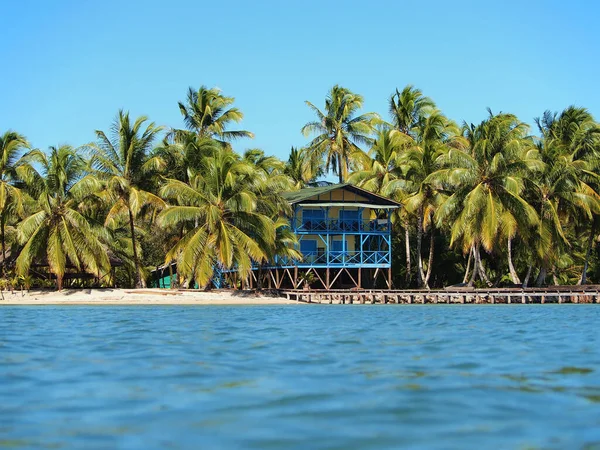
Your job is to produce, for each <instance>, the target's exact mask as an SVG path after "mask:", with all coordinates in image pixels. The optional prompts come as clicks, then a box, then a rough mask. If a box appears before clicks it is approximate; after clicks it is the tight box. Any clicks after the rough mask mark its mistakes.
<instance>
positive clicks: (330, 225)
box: [295, 219, 390, 233]
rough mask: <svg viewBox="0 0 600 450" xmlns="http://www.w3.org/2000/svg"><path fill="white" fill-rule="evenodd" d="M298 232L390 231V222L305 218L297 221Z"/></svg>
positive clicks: (380, 220)
mask: <svg viewBox="0 0 600 450" xmlns="http://www.w3.org/2000/svg"><path fill="white" fill-rule="evenodd" d="M295 231H296V232H301V233H315V232H317V233H320V232H338V233H360V232H367V233H383V232H387V231H390V224H389V221H388V220H387V219H378V220H347V219H345V220H342V219H323V220H304V221H300V220H297V221H296V230H295Z"/></svg>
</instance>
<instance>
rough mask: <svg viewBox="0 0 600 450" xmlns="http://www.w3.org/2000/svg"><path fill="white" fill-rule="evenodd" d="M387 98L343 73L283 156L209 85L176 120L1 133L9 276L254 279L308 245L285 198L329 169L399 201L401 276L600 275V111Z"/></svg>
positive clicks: (121, 120) (0, 215)
mask: <svg viewBox="0 0 600 450" xmlns="http://www.w3.org/2000/svg"><path fill="white" fill-rule="evenodd" d="M387 101H388V107H389V108H388V111H387V112H386V113H385V114H377V113H375V112H365V111H363V110H362V109H363V105H364V99H363V97H362V96H361V95H359V94H357V93H354V92H352V91H351V90H349V89H347V88H345V87H342V86H338V85H336V86H334V87H332V88H331V90H330V91H329V92H328V93H327V95H326V98H325V103H324V107H323V108H320V107H318V106H316V105H317V104H318V103H312V102H310V101H307V102H306V105H307V106H308V108H309V110H310V112H309V111H307V119H310V116H309V115H308V113H310V114H311V115H312V116H313V117H312V120H310V121H308V122H307V123H306V124H304V126H302V124H298V128H299V131H300V132H301V134H302V135H303V136H304V137H305V138H306V142H305V145H304V146H303V147H291V150H290V152H289V156H287V157H286V158H284V159H280V158H277V157H275V156H272V155H268V154H265V152H264V151H263V150H261V149H257V148H252V147H250V148H247V149H245V150H244V151H236V149H235V148H234V145H236V146H237V145H240V142H242V143H243V142H247V141H244V140H247V139H251V138H252V137H253V136H254V135H253V133H251V132H249V131H246V130H236V129H233V130H232V129H231V128H232V127H233V128H237V125H238V124H239V123H240V122H241V121H242V119H243V113H242V112H241V111H240V109H238V108H237V107H236V106H234V103H235V99H234V98H233V97H228V96H225V95H224V94H223V93H222V92H221V91H220V90H219V89H216V88H207V87H206V86H200V87H199V88H197V89H196V88H189V89H188V91H187V95H186V96H185V99H184V100H183V101H181V102H179V103H178V104H177V106H178V108H179V111H180V113H181V115H182V119H183V120H182V126H181V127H180V128H172V129H168V128H166V127H162V126H159V125H157V124H155V123H153V122H150V121H149V119H148V118H147V117H145V116H141V117H137V118H133V117H130V115H129V113H128V112H126V111H123V110H120V111H118V113H117V115H116V118H115V120H114V122H113V125H112V127H111V128H110V130H109V131H108V132H103V131H96V137H95V140H94V141H93V142H89V143H86V144H84V145H82V146H80V147H77V148H75V147H71V146H68V145H63V146H60V147H50V148H49V149H47V150H45V151H42V150H40V149H36V148H34V147H33V145H32V144H31V143H30V142H29V141H28V140H27V138H26V137H25V136H23V135H21V134H19V133H18V132H16V131H13V130H8V131H6V132H4V133H3V134H1V135H0V244H1V248H2V263H1V264H0V277H1V278H2V279H3V280H2V284H3V285H6V284H7V283H8V284H10V285H13V286H16V285H18V284H27V285H29V284H32V283H33V284H38V285H49V284H50V283H51V284H52V285H53V286H55V287H56V288H58V289H62V288H63V287H65V286H83V285H87V286H90V285H91V286H108V285H118V286H128V287H144V286H146V283H147V280H148V277H149V273H150V271H151V270H152V269H155V268H157V267H159V266H163V267H169V268H170V270H175V271H176V273H177V281H176V285H178V286H179V287H183V288H192V287H200V288H204V287H210V286H211V282H212V280H213V279H214V277H215V276H216V275H217V273H218V272H220V271H230V272H231V271H233V272H235V273H237V280H238V285H239V286H247V285H248V283H249V281H250V282H251V278H252V274H251V273H252V270H251V269H252V268H253V267H258V268H259V270H261V268H262V267H264V266H265V265H267V264H269V262H271V261H273V260H274V259H275V258H278V257H284V258H290V259H297V258H300V257H301V254H300V252H299V250H298V247H299V246H298V242H297V240H296V237H295V236H294V234H293V233H292V232H291V231H290V228H289V222H288V219H287V217H288V216H289V214H290V209H289V206H288V204H287V202H286V201H285V200H284V199H283V197H282V195H281V194H282V193H283V192H285V191H290V190H296V189H301V188H304V187H307V186H312V185H314V183H317V182H320V183H323V182H328V180H331V179H332V178H334V179H336V181H337V182H340V183H351V184H354V185H357V186H360V187H362V188H364V189H366V190H369V191H372V192H374V193H377V194H380V195H383V196H386V197H389V198H392V199H394V200H396V201H398V202H399V203H401V205H402V207H401V208H400V209H398V210H396V211H395V212H394V213H393V217H392V223H393V255H394V261H393V283H394V286H395V287H397V288H403V287H425V288H427V287H431V288H433V287H442V286H445V285H450V284H456V283H465V284H468V285H489V286H502V285H505V286H506V285H528V284H537V285H544V284H586V283H597V282H600V247H599V246H598V245H597V243H598V240H599V239H600V124H598V122H596V121H595V119H594V117H593V116H592V114H591V113H590V112H589V111H588V110H586V109H585V108H583V107H576V106H567V107H566V108H565V109H564V110H563V111H560V112H551V111H545V112H542V114H541V115H540V117H539V118H534V119H533V122H534V124H535V125H536V127H535V128H532V127H530V126H529V125H527V124H526V123H525V122H524V121H522V120H521V119H520V118H518V117H516V116H515V115H514V114H510V113H504V112H497V113H494V112H492V111H490V110H488V114H487V117H485V119H484V120H482V121H481V122H480V123H477V124H474V123H470V122H466V121H464V122H462V123H458V122H456V121H454V120H452V119H450V118H449V117H447V116H446V115H445V114H444V113H443V112H442V111H440V110H439V109H438V107H437V106H436V104H435V102H434V101H433V100H432V99H431V98H429V97H427V96H425V95H424V93H423V92H422V91H421V90H419V89H417V88H415V87H414V86H410V85H409V86H406V87H404V88H402V89H394V90H393V91H391V95H390V97H389V98H388V100H387ZM174 107H175V105H174ZM299 107H301V105H299ZM299 135H300V134H299ZM309 275H310V274H306V275H302V276H306V277H308V276H309ZM259 278H260V277H259ZM259 287H260V286H259Z"/></svg>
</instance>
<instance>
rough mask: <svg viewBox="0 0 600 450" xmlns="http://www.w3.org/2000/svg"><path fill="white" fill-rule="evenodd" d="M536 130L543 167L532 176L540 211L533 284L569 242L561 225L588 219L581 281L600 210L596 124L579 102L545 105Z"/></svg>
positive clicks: (542, 278) (541, 279)
mask: <svg viewBox="0 0 600 450" xmlns="http://www.w3.org/2000/svg"><path fill="white" fill-rule="evenodd" d="M536 124H537V125H538V128H539V130H540V133H541V139H540V141H539V143H538V149H539V152H540V155H541V159H542V161H544V163H545V166H544V170H543V171H541V172H540V173H539V174H538V176H537V177H536V178H535V180H534V182H533V185H534V187H535V192H536V195H535V197H534V199H533V202H534V203H535V205H536V206H537V208H538V210H539V213H540V219H541V220H540V223H539V229H538V234H537V236H538V238H537V239H536V250H537V256H538V260H539V263H540V272H539V275H538V280H537V284H538V285H541V284H543V283H544V281H545V279H546V275H547V273H548V270H550V269H551V268H553V267H554V266H557V265H558V264H559V261H560V260H561V257H562V256H563V255H564V254H565V253H566V252H567V251H568V250H569V249H570V248H571V243H570V240H569V238H568V237H567V232H566V228H568V227H569V226H572V225H573V224H576V223H578V222H579V223H589V224H590V225H591V226H590V229H589V233H590V235H589V239H588V247H587V250H586V256H585V260H584V265H583V271H582V274H581V278H580V280H579V282H580V283H583V284H585V282H586V272H587V266H588V260H589V254H590V249H591V245H592V242H593V239H594V236H595V234H596V230H595V228H594V225H595V222H596V221H595V217H596V215H597V214H598V213H599V212H600V196H599V195H598V193H597V191H596V189H594V186H598V175H597V172H596V170H595V169H596V167H595V166H596V165H597V155H598V151H597V149H596V146H597V145H598V144H597V142H598V136H599V135H600V128H599V127H598V125H597V124H596V123H595V122H594V119H593V117H592V116H591V114H590V113H589V112H588V111H587V110H585V109H584V108H576V107H573V106H571V107H568V108H566V109H565V110H564V111H563V112H562V113H561V114H560V115H559V114H556V113H554V114H552V113H551V112H550V111H546V112H545V113H544V115H543V116H542V118H537V119H536Z"/></svg>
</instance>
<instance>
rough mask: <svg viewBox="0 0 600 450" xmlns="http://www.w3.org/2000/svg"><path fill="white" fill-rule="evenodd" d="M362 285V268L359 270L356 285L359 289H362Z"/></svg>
mask: <svg viewBox="0 0 600 450" xmlns="http://www.w3.org/2000/svg"><path fill="white" fill-rule="evenodd" d="M361 283H362V268H360V267H359V268H358V282H357V283H356V287H357V288H359V289H360V288H361Z"/></svg>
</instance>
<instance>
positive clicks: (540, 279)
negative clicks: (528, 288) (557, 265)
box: [535, 267, 548, 287]
mask: <svg viewBox="0 0 600 450" xmlns="http://www.w3.org/2000/svg"><path fill="white" fill-rule="evenodd" d="M547 275H548V269H546V267H542V268H541V269H540V274H539V275H538V277H537V280H536V282H535V284H536V286H537V287H540V286H541V285H542V284H544V282H545V281H546V276H547Z"/></svg>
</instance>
